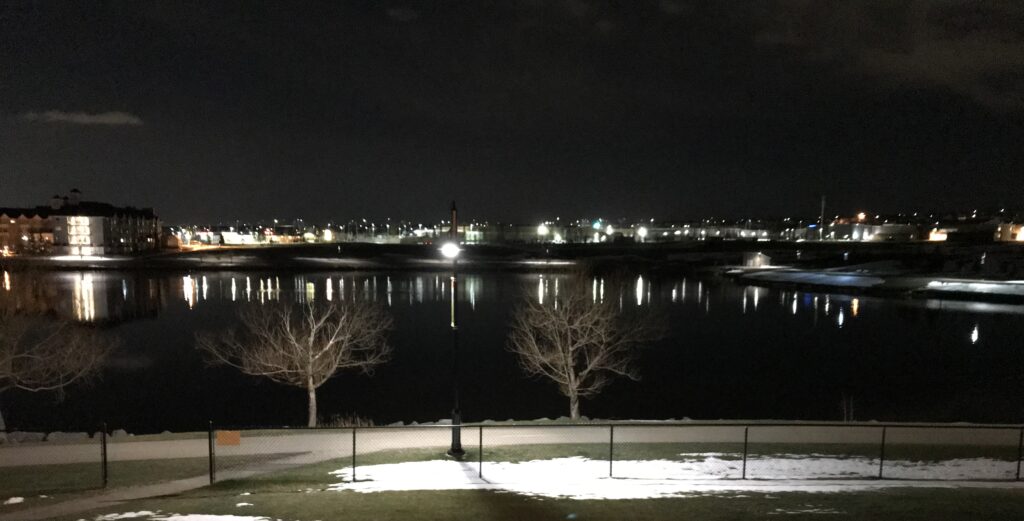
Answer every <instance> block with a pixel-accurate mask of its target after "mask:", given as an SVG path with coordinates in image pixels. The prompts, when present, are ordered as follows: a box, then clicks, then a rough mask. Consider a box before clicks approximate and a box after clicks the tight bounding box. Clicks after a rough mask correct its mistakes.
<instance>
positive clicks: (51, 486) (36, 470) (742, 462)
mask: <svg viewBox="0 0 1024 521" xmlns="http://www.w3.org/2000/svg"><path fill="white" fill-rule="evenodd" d="M1022 450H1024V427H1022V426H1012V425H970V424H880V423H856V424H847V423H842V424H840V423H799V422H791V423H737V422H683V423H666V422H623V423H581V424H568V423H525V424H516V423H482V424H464V425H461V426H457V427H453V426H451V425H408V426H388V427H331V428H259V429H256V428H245V429H237V428H220V427H216V426H215V425H213V424H211V425H210V426H209V428H208V429H207V430H206V432H203V431H198V432H186V433H173V434H172V433H164V434H159V435H144V436H130V435H126V434H124V433H123V432H120V431H119V432H115V433H108V432H107V429H102V430H100V431H99V432H97V433H94V434H91V435H90V434H74V435H72V434H62V433H51V434H48V435H46V436H43V435H39V434H31V433H7V435H6V437H5V441H4V443H0V500H3V499H4V498H11V497H16V496H33V497H45V496H47V495H68V494H73V493H78V492H84V491H90V490H98V489H102V488H103V487H113V486H128V485H141V484H148V483H156V482H163V481H175V480H188V481H192V482H195V483H196V484H197V485H198V484H206V483H213V482H226V481H232V480H239V479H247V480H266V481H267V482H269V481H273V482H274V483H276V484H277V485H279V486H283V487H288V486H290V485H289V483H293V482H294V483H304V484H305V485H303V486H309V485H308V483H310V482H311V480H310V476H313V477H314V478H315V479H312V482H322V484H323V485H322V486H323V487H324V488H330V487H332V486H339V485H340V484H346V483H349V484H351V483H363V484H366V483H371V482H372V483H385V482H387V483H388V484H389V486H392V487H397V488H418V489H427V490H429V489H439V488H446V487H451V486H452V483H469V484H479V485H481V486H487V485H494V484H515V483H526V482H530V481H536V480H537V479H538V478H544V479H550V478H552V477H564V479H565V480H569V481H572V480H577V481H579V480H588V479H594V478H623V479H631V480H659V481H664V480H744V479H746V480H861V479H876V480H877V479H890V480H956V481H963V480H1020V478H1021V459H1022ZM290 477H295V479H294V480H291V481H290ZM300 477H301V478H302V479H299V478H300Z"/></svg>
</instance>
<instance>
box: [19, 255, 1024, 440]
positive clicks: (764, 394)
mask: <svg viewBox="0 0 1024 521" xmlns="http://www.w3.org/2000/svg"><path fill="white" fill-rule="evenodd" d="M3 277H4V279H3V281H2V287H0V306H2V307H4V308H17V309H21V310H24V311H27V312H33V313H49V314H53V315H56V316H60V317H65V318H73V319H80V320H89V321H95V322H97V323H100V324H102V325H103V327H104V328H107V329H109V330H110V331H111V332H113V333H116V334H117V335H118V336H119V337H120V338H121V346H120V347H119V348H118V350H117V351H116V353H115V354H114V356H113V357H112V358H111V359H110V360H109V363H108V365H107V367H106V368H105V370H104V371H103V374H102V378H101V379H100V380H98V381H96V382H93V383H91V384H89V385H86V386H74V387H72V388H70V389H68V392H67V394H66V396H65V398H64V399H63V400H62V401H58V400H57V399H56V398H55V397H54V395H52V394H31V393H24V392H17V391H11V392H7V393H5V394H4V395H3V396H2V397H0V400H2V402H0V405H2V406H3V412H4V414H5V416H6V417H7V419H8V422H9V424H11V426H13V427H25V428H50V429H65V430H88V429H92V428H94V427H95V425H97V424H98V423H99V422H101V421H106V422H108V424H109V425H110V427H111V428H125V429H127V430H129V431H132V432H150V431H160V430H164V429H167V430H184V429H196V428H202V427H203V426H204V425H205V422H206V421H207V420H208V419H213V420H215V421H217V422H218V423H221V424H231V425H280V424H301V423H303V421H304V415H305V395H304V392H303V391H302V390H299V389H295V388H290V387H286V386H282V385H279V384H274V383H272V382H270V381H267V380H263V379H260V378H255V377H248V376H243V375H241V374H240V373H238V372H236V371H235V370H233V369H230V368H224V367H208V366H207V365H206V364H205V363H204V361H203V357H202V356H201V354H200V353H199V352H197V351H196V350H195V348H194V340H193V339H194V335H195V333H196V331H200V330H216V329H218V328H221V327H224V325H225V324H229V323H230V322H231V321H233V320H234V317H235V313H236V311H237V308H238V307H239V306H241V305H243V304H244V303H246V302H254V303H259V302H265V301H268V300H282V301H303V300H306V299H316V300H321V299H327V298H330V299H333V300H341V299H346V300H352V299H359V300H375V301H377V302H378V303H381V304H383V305H385V306H387V308H388V309H389V310H390V312H391V313H392V314H393V316H394V319H395V326H396V327H395V330H394V332H393V334H392V336H391V343H392V344H393V345H394V346H395V352H394V357H393V360H392V361H391V362H390V363H388V364H387V365H385V366H383V367H381V368H380V369H379V370H378V371H377V372H376V374H375V375H374V376H373V377H367V376H362V375H357V374H345V373H342V374H340V375H339V376H337V377H336V378H335V379H334V380H332V381H331V382H329V383H328V384H326V385H325V386H324V387H322V388H321V389H320V393H319V401H320V407H321V414H322V416H324V417H330V416H333V415H346V414H357V415H359V416H362V417H365V418H371V419H373V420H374V421H376V422H378V423H382V422H383V423H387V422H393V421H397V420H405V421H411V420H417V421H428V420H430V421H432V420H437V419H438V418H445V417H447V416H448V411H449V409H450V400H451V383H450V379H449V374H450V366H451V343H450V338H451V337H450V331H449V329H448V312H449V309H448V306H449V304H448V300H447V298H448V294H447V293H446V291H447V290H448V286H447V285H448V280H447V275H445V274H434V273H404V272H394V273H386V272H376V273H352V272H346V273H306V274H295V273H262V274H258V273H231V272H207V273H195V274H192V275H191V276H188V275H180V274H179V275H170V274H165V273H159V274H152V273H151V274H146V273H118V272H77V273H71V272H65V273H23V272H14V273H4V274H3ZM460 280H461V283H460V284H461V286H460V293H461V297H460V299H461V304H460V306H461V307H460V309H461V318H462V324H461V328H460V339H461V358H460V360H461V362H460V364H461V385H462V391H463V414H464V417H465V419H466V420H467V421H476V420H483V419H486V418H493V419H506V418H520V419H523V418H537V417H544V416H547V417H557V416H561V415H564V414H565V413H566V409H567V404H566V401H565V399H564V398H563V397H562V396H561V395H560V394H559V393H558V391H557V389H556V388H555V387H554V385H552V384H550V383H548V382H546V381H544V380H538V379H529V378H526V377H524V376H523V374H522V373H521V371H520V369H519V367H518V366H517V363H516V360H515V358H514V357H513V355H511V354H509V353H508V352H506V351H505V349H504V342H505V335H506V333H507V329H506V324H507V321H508V318H509V315H510V312H511V310H512V307H513V305H514V303H515V301H516V299H517V298H523V295H524V294H525V295H526V298H539V297H541V296H542V297H543V298H548V299H550V298H553V297H554V295H555V293H556V292H557V291H558V289H557V285H558V284H560V283H561V284H562V287H564V284H565V282H564V281H565V279H564V277H563V276H560V275H541V274H539V273H537V274H521V273H519V274H505V273H480V274H474V273H469V274H463V275H461V279H460ZM328 287H329V288H330V290H328ZM593 287H594V290H595V292H596V293H597V295H596V297H595V298H602V289H601V288H602V286H601V281H599V280H595V281H593ZM612 293H614V294H612ZM603 298H605V299H612V300H613V301H619V300H620V299H621V302H622V306H623V307H624V308H628V309H632V310H636V308H638V307H639V311H640V312H647V311H648V310H657V311H658V312H659V313H661V314H662V315H663V316H664V317H666V318H667V320H668V322H669V323H670V331H671V333H670V335H669V336H668V337H667V338H666V339H664V340H662V341H660V342H658V343H657V344H655V345H652V346H650V348H648V349H646V350H644V351H643V352H642V354H641V358H640V367H641V372H642V380H641V381H639V382H632V381H618V382H616V383H614V384H612V385H611V386H609V387H608V388H607V389H606V390H605V391H604V393H603V394H602V395H600V396H598V397H596V398H595V399H591V400H587V401H584V403H583V413H584V414H586V415H589V416H592V417H601V418H619V419H626V418H638V419H639V418H644V419H647V418H682V417H690V418H700V419H712V418H777V419H815V420H837V419H841V418H842V412H841V403H842V401H843V398H844V396H845V397H848V398H849V399H850V400H851V401H852V405H853V414H854V418H855V419H858V420H866V419H878V420H928V421H989V422H995V421H999V422H1020V421H1022V420H1024V400H1022V398H1024V355H1022V349H1021V348H1022V343H1021V338H1022V334H1024V320H1022V319H1024V307H1022V306H1006V305H991V304H972V303H962V302H949V301H947V302H943V301H937V300H929V301H905V300H886V299H877V298H867V297H859V298H855V297H851V296H846V295H834V294H833V295H829V294H817V293H805V292H793V291H783V290H776V289H765V288H755V287H746V286H739V285H735V284H733V283H731V282H729V281H727V280H720V279H711V280H701V279H695V278H682V277H673V278H657V277H651V276H649V275H643V276H636V275H634V278H633V279H632V280H631V281H630V284H629V287H628V289H627V290H626V291H624V292H622V293H621V294H620V293H619V292H618V291H617V290H614V291H613V290H611V289H608V290H606V291H605V293H604V294H603Z"/></svg>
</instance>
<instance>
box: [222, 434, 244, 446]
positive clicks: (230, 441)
mask: <svg viewBox="0 0 1024 521" xmlns="http://www.w3.org/2000/svg"><path fill="white" fill-rule="evenodd" d="M241 444H242V432H241V431H217V445H241Z"/></svg>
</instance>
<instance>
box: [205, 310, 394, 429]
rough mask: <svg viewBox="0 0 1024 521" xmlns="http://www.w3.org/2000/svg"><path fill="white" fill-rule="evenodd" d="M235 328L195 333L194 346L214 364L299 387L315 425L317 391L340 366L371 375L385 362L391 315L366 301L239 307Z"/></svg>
mask: <svg viewBox="0 0 1024 521" xmlns="http://www.w3.org/2000/svg"><path fill="white" fill-rule="evenodd" d="M239 319H240V322H241V324H240V327H239V328H237V329H229V330H227V331H224V332H222V333H219V334H209V333H200V334H199V335H198V336H197V345H198V347H199V348H200V349H201V350H203V351H205V352H206V353H208V354H209V355H210V356H211V358H212V359H213V361H214V362H215V363H223V364H227V365H230V366H232V367H235V368H237V369H238V370H240V371H242V372H243V373H245V374H248V375H253V376H265V377H267V378H270V379H271V380H273V381H275V382H278V383H283V384H287V385H293V386H296V387H301V388H303V389H305V390H306V392H307V393H308V396H309V408H308V413H309V414H308V425H309V426H310V427H315V426H316V424H317V411H316V390H317V389H318V388H319V387H320V386H321V385H323V384H324V382H326V381H327V380H329V379H330V378H331V377H333V376H334V375H335V373H337V372H338V371H339V370H341V369H358V370H361V371H363V372H364V373H372V371H373V369H374V367H376V366H377V365H378V364H381V363H383V362H385V361H387V360H388V358H389V357H390V355H391V347H390V346H389V345H388V344H387V342H386V336H387V332H388V330H390V329H391V323H392V321H391V317H390V316H389V315H388V314H387V313H385V312H384V310H383V309H381V308H380V307H377V306H371V305H369V304H365V303H344V304H319V305H318V304H315V303H312V302H311V303H308V304H303V305H290V304H281V303H276V304H268V305H265V306H253V307H246V308H242V310H241V311H240V312H239Z"/></svg>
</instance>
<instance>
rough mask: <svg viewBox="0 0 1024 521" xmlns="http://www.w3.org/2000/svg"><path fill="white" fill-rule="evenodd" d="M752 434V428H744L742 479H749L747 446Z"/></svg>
mask: <svg viewBox="0 0 1024 521" xmlns="http://www.w3.org/2000/svg"><path fill="white" fill-rule="evenodd" d="M749 434H750V426H749V425H748V426H746V427H743V476H742V477H741V478H740V479H747V445H748V443H747V442H748V440H749V439H750V438H749Z"/></svg>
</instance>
